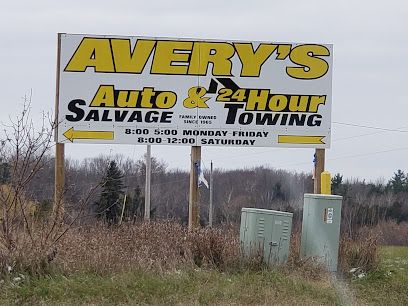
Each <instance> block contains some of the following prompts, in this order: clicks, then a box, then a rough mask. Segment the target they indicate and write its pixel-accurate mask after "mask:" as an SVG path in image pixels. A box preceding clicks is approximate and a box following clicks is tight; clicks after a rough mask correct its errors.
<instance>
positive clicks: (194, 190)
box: [188, 146, 201, 231]
mask: <svg viewBox="0 0 408 306" xmlns="http://www.w3.org/2000/svg"><path fill="white" fill-rule="evenodd" d="M200 165H201V147H200V146H192V147H191V168H190V196H189V201H188V229H189V230H190V231H191V230H193V229H195V228H197V227H198V226H199V224H200V222H199V220H200V210H199V193H198V175H199V173H198V167H199V166H200Z"/></svg>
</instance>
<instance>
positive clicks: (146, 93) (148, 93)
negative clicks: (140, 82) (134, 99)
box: [140, 87, 156, 108]
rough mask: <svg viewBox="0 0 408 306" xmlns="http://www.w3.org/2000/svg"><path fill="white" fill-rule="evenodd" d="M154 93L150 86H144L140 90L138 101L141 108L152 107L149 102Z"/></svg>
mask: <svg viewBox="0 0 408 306" xmlns="http://www.w3.org/2000/svg"><path fill="white" fill-rule="evenodd" d="M155 94H156V93H155V92H154V90H153V88H151V87H144V88H143V91H142V101H141V102H140V106H141V107H143V108H152V107H153V104H152V102H151V100H152V97H154V95H155Z"/></svg>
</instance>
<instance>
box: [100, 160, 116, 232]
mask: <svg viewBox="0 0 408 306" xmlns="http://www.w3.org/2000/svg"><path fill="white" fill-rule="evenodd" d="M122 179H123V174H122V172H121V171H120V169H119V168H118V166H117V164H116V162H115V161H111V162H110V163H109V166H108V169H107V172H106V175H105V177H104V179H103V182H104V184H103V187H102V192H101V196H100V199H99V202H97V203H96V204H97V212H98V216H99V217H101V218H105V219H106V221H108V223H109V224H114V223H117V222H118V221H119V218H120V214H121V210H122V205H123V203H122V198H123V197H122V195H123V190H122V189H123V181H122Z"/></svg>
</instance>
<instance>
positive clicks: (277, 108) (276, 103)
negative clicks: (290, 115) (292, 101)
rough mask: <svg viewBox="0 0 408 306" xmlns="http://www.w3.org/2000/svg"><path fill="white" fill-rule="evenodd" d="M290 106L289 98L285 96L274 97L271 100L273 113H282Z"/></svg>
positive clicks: (270, 106) (270, 105)
mask: <svg viewBox="0 0 408 306" xmlns="http://www.w3.org/2000/svg"><path fill="white" fill-rule="evenodd" d="M287 105H288V98H287V97H286V96H284V95H273V96H272V97H271V98H270V99H269V104H268V106H269V109H270V110H271V111H273V112H281V111H283V110H284V109H285V108H286V106H287Z"/></svg>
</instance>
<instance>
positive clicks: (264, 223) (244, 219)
mask: <svg viewBox="0 0 408 306" xmlns="http://www.w3.org/2000/svg"><path fill="white" fill-rule="evenodd" d="M292 217H293V214H292V213H288V212H282V211H276V210H268V209H256V208H242V211H241V228H240V240H241V248H242V252H243V256H251V255H253V254H257V252H261V253H262V254H263V258H264V261H265V262H266V263H267V264H268V265H273V264H282V263H284V262H286V261H287V259H288V256H289V245H290V236H291V231H292Z"/></svg>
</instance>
